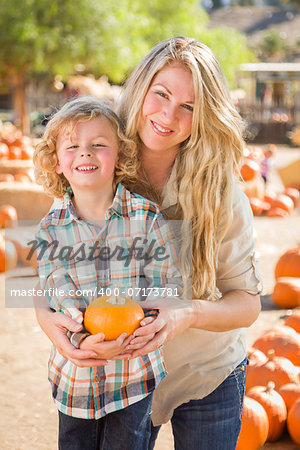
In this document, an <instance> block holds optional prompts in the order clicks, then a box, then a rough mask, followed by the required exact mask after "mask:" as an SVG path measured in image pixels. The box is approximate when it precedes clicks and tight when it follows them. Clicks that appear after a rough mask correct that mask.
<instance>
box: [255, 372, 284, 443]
mask: <svg viewBox="0 0 300 450" xmlns="http://www.w3.org/2000/svg"><path fill="white" fill-rule="evenodd" d="M274 387H275V384H274V382H273V381H269V382H268V384H267V386H266V387H265V386H254V387H253V388H251V389H250V390H249V392H248V393H247V396H248V397H250V398H253V399H254V400H256V401H257V402H258V403H260V404H261V406H263V408H264V410H265V411H266V413H267V416H268V419H269V432H268V436H267V441H270V442H275V441H278V439H279V438H280V437H281V435H282V433H283V429H284V425H285V421H286V418H287V411H286V406H285V403H284V400H283V398H282V397H281V396H280V395H279V394H278V392H276V391H275V389H274Z"/></svg>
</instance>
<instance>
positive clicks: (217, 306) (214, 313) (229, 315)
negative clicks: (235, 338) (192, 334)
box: [128, 290, 261, 358]
mask: <svg viewBox="0 0 300 450" xmlns="http://www.w3.org/2000/svg"><path fill="white" fill-rule="evenodd" d="M260 309H261V305H260V297H259V295H252V294H248V293H247V292H244V291H240V290H235V291H231V292H228V293H226V294H225V295H224V297H223V298H222V299H221V300H219V301H215V302H213V301H207V300H194V301H193V302H192V306H191V307H189V308H188V307H187V308H182V309H169V308H168V309H160V312H159V315H158V317H157V318H156V319H155V320H154V322H152V323H151V324H150V325H147V326H145V327H142V328H138V329H137V330H136V331H135V332H134V336H135V339H133V340H132V341H131V342H130V345H129V346H128V350H132V349H134V347H135V346H138V344H139V337H140V336H143V335H144V334H146V333H148V334H150V333H155V336H154V338H153V339H152V340H151V341H150V342H148V344H147V345H145V346H143V347H142V348H140V349H137V350H135V351H134V352H133V353H132V357H133V358H135V357H136V356H140V355H143V354H145V353H148V352H150V351H153V350H156V349H157V348H159V347H160V346H161V345H163V344H164V343H165V342H167V341H170V340H172V339H174V338H175V337H176V336H177V335H178V334H180V333H182V332H183V331H184V330H186V329H187V328H198V329H201V330H207V331H216V332H222V331H223V332H224V331H229V330H233V329H236V328H244V327H249V326H250V325H251V324H252V323H253V322H254V321H255V320H256V319H257V317H258V315H259V313H260ZM135 348H136V347H135Z"/></svg>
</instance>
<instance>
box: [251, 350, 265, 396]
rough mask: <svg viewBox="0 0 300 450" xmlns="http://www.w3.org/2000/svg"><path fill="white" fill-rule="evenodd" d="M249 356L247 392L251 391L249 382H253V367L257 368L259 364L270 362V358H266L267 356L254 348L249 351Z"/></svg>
mask: <svg viewBox="0 0 300 450" xmlns="http://www.w3.org/2000/svg"><path fill="white" fill-rule="evenodd" d="M247 356H248V361H249V363H248V364H247V368H246V391H248V389H249V384H248V380H251V374H250V372H251V370H252V369H253V367H255V366H257V365H259V364H263V363H265V362H267V361H268V358H267V357H266V355H265V354H264V353H263V352H261V351H260V350H258V349H257V348H254V347H250V348H249V349H248V350H247Z"/></svg>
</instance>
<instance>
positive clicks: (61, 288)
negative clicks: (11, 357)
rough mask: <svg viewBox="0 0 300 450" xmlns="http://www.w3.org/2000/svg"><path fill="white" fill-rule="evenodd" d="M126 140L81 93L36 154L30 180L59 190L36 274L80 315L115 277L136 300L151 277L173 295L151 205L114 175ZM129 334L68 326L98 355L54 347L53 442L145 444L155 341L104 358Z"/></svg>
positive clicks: (165, 243) (53, 300)
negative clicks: (88, 357) (91, 362)
mask: <svg viewBox="0 0 300 450" xmlns="http://www.w3.org/2000/svg"><path fill="white" fill-rule="evenodd" d="M130 145H132V143H131V142H130V141H129V140H127V139H126V138H125V137H124V135H123V133H122V130H121V126H120V123H119V120H118V118H117V116H116V115H115V114H114V113H113V112H112V111H111V110H110V109H109V108H108V107H107V106H105V105H104V104H103V103H101V101H100V100H98V99H94V98H79V99H75V100H72V101H70V102H68V103H67V104H65V105H64V106H63V107H62V109H61V110H60V111H58V112H57V113H56V114H55V115H54V116H53V117H52V119H51V120H50V121H49V123H48V124H47V127H46V130H45V133H44V136H43V138H42V140H41V142H40V143H39V145H38V146H37V149H36V152H35V155H34V163H35V170H36V177H37V180H38V182H40V183H41V184H43V185H44V187H45V188H46V190H47V191H48V192H50V193H51V194H52V195H54V196H55V197H57V198H62V197H63V196H64V198H63V200H60V201H58V200H56V201H55V203H54V205H53V206H52V209H51V210H50V212H49V213H48V215H47V216H45V217H44V218H43V219H42V220H41V223H40V229H39V232H38V239H39V247H38V249H37V259H38V269H39V277H40V283H41V286H42V288H43V289H44V290H45V294H46V296H47V298H48V302H49V304H50V307H51V308H53V309H54V310H55V311H60V312H63V313H65V314H68V315H70V316H71V317H72V318H73V319H76V320H77V321H78V322H79V323H81V322H82V321H83V314H84V311H85V309H86V307H87V305H88V304H89V303H90V301H91V300H93V299H94V298H96V297H98V296H99V295H100V294H99V292H101V294H106V291H107V290H108V289H109V288H111V287H112V291H113V289H114V287H115V286H118V288H120V291H121V293H122V294H125V295H126V291H128V292H129V291H130V293H132V294H133V296H135V297H136V298H140V299H141V300H142V298H141V296H139V294H140V293H141V292H142V297H146V296H147V293H148V291H149V289H150V288H151V287H152V288H155V289H160V288H162V287H163V288H165V289H167V290H168V289H169V291H168V294H167V295H169V296H174V295H175V296H176V293H177V292H176V287H178V285H179V284H178V282H179V283H180V280H181V278H180V273H179V271H178V269H177V266H176V259H175V258H176V257H175V255H174V252H173V247H172V244H171V241H170V235H169V233H168V227H167V224H166V222H165V220H164V218H163V216H162V214H161V212H160V210H159V208H158V207H157V206H156V205H155V204H154V203H152V202H150V201H148V200H146V199H145V198H143V197H141V196H139V195H136V194H132V193H130V192H129V191H128V190H126V189H125V188H124V186H123V185H122V184H121V183H119V184H118V185H117V187H115V165H116V163H117V161H118V156H119V151H120V149H121V147H122V146H123V147H124V146H127V148H128V146H129V147H130ZM104 247H105V249H106V251H104V252H101V251H100V250H101V249H102V250H103V248H104ZM162 249H163V250H164V252H165V254H164V255H163V256H164V257H161V256H162V254H163V253H164V252H163V251H162ZM156 250H158V252H157V253H155V252H156ZM141 251H143V255H144V256H142V257H141V254H142V253H141ZM101 255H102V256H101ZM103 255H106V256H107V255H110V256H109V257H104V256H103ZM151 255H152V256H151ZM153 255H154V256H153ZM155 255H156V256H157V257H155ZM158 255H159V256H160V257H158ZM173 288H174V291H172V289H173ZM110 292H111V291H110ZM164 292H167V291H166V290H165V291H164ZM160 296H162V295H160ZM149 320H151V319H150V318H149V319H147V318H146V319H144V321H145V322H144V323H146V322H147V321H149ZM142 322H143V321H142ZM142 324H143V323H142ZM132 338H133V337H132V336H129V337H128V336H126V334H125V333H122V334H121V336H119V337H118V339H116V340H115V341H105V340H104V339H105V336H104V335H103V333H99V334H97V335H93V336H90V335H88V334H87V333H85V332H82V333H75V334H73V335H70V339H71V342H72V343H73V344H74V345H77V346H78V347H80V348H84V349H89V350H90V349H92V350H94V351H95V352H96V353H97V357H98V358H101V359H103V360H106V361H105V362H103V365H102V366H98V367H91V368H86V367H77V366H75V365H74V364H73V363H72V362H71V361H69V360H66V359H65V358H64V357H63V356H62V355H60V353H59V352H58V351H57V349H56V348H55V347H52V352H51V356H50V361H49V380H50V382H51V385H52V395H53V398H54V401H55V403H56V406H57V408H58V410H59V448H60V449H71V448H72V450H74V449H78V450H79V449H80V450H83V449H89V450H90V449H94V448H95V449H96V448H103V449H104V448H105V449H114V450H117V449H122V450H124V449H145V448H148V439H149V437H150V429H151V422H150V410H151V401H152V393H153V390H154V389H155V387H156V386H157V385H158V384H159V382H160V381H161V380H162V379H163V378H164V377H165V375H166V372H165V368H164V363H163V359H162V352H161V350H156V351H153V352H151V353H148V354H147V355H144V356H141V357H138V358H132V359H115V360H112V358H118V356H119V357H121V356H120V355H121V354H122V353H126V352H127V350H126V349H127V346H128V344H129V342H130V341H131V339H132ZM139 339H141V338H139ZM149 339H150V337H149ZM144 340H145V341H146V340H147V338H146V337H145V338H144ZM133 342H134V341H133ZM127 353H128V352H127ZM128 356H129V355H128Z"/></svg>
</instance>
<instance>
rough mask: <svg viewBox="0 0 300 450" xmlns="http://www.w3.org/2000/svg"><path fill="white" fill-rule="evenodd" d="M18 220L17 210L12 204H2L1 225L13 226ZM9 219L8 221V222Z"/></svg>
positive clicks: (0, 211) (3, 226)
mask: <svg viewBox="0 0 300 450" xmlns="http://www.w3.org/2000/svg"><path fill="white" fill-rule="evenodd" d="M17 220H18V214H17V210H16V208H15V207H14V206H12V205H2V206H1V208H0V227H1V228H5V227H6V228H12V227H14V226H15V225H16V222H17ZM7 221H8V222H7Z"/></svg>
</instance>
